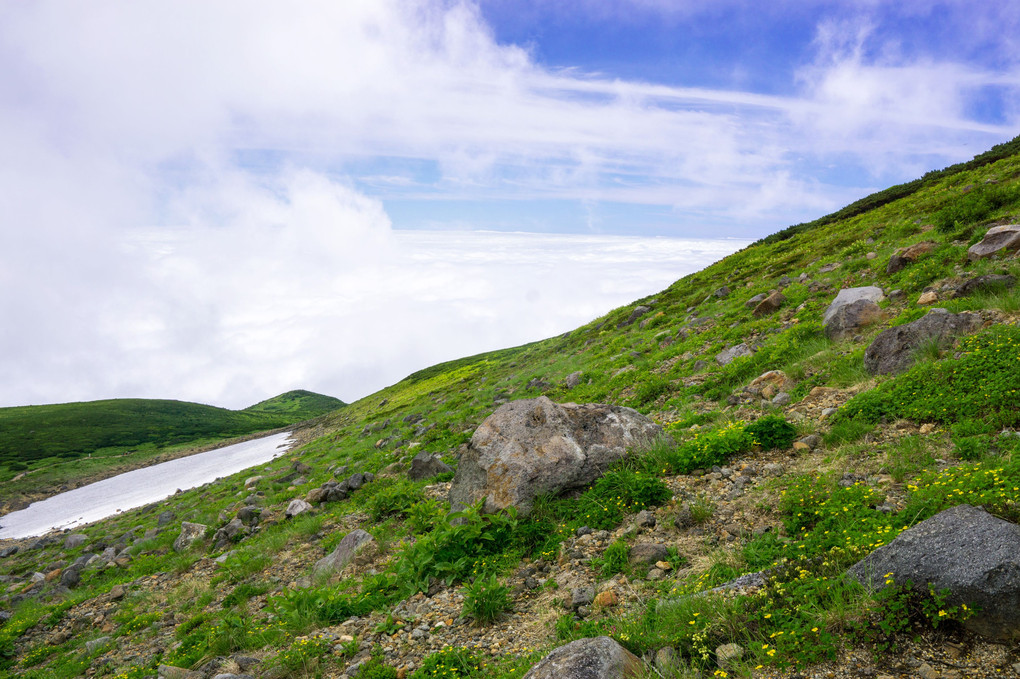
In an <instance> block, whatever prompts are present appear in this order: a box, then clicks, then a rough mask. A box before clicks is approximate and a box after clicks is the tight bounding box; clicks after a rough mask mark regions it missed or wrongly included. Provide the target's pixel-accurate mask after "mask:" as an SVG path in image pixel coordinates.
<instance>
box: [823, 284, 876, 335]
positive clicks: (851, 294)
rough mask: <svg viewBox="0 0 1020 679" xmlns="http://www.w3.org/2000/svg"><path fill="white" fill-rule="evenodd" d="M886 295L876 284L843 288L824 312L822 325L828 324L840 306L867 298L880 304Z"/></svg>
mask: <svg viewBox="0 0 1020 679" xmlns="http://www.w3.org/2000/svg"><path fill="white" fill-rule="evenodd" d="M883 299H885V295H883V294H882V288H879V287H876V286H874V285H866V286H863V287H860V288H843V289H842V290H840V291H839V292H838V293H837V294H836V298H835V299H834V300H832V302H831V303H830V304H829V308H827V309H826V310H825V313H824V314H822V325H828V324H829V319H831V318H832V316H833V315H835V314H836V312H838V311H839V310H840V308H842V307H844V306H846V305H848V304H853V303H854V302H858V301H861V300H867V301H869V302H873V303H875V304H878V303H879V302H881V301H882V300H883Z"/></svg>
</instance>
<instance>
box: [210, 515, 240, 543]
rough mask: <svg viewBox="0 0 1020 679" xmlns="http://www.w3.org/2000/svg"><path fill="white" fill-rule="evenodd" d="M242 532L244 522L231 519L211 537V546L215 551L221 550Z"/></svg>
mask: <svg viewBox="0 0 1020 679" xmlns="http://www.w3.org/2000/svg"><path fill="white" fill-rule="evenodd" d="M243 532H244V522H243V521H241V519H238V518H236V517H235V518H233V519H231V520H230V522H229V523H227V525H225V526H223V527H222V528H220V529H219V530H218V531H216V534H215V535H213V545H214V546H215V547H216V549H222V548H223V547H226V546H227V545H229V544H230V543H231V542H233V541H234V539H235V538H237V536H238V535H241V534H242V533H243Z"/></svg>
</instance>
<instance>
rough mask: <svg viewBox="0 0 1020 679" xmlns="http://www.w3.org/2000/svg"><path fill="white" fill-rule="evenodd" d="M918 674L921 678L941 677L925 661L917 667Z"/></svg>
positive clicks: (933, 678) (936, 678)
mask: <svg viewBox="0 0 1020 679" xmlns="http://www.w3.org/2000/svg"><path fill="white" fill-rule="evenodd" d="M917 676H919V677H920V678H921V679H939V673H938V672H936V671H935V668H934V667H932V666H931V665H929V664H928V663H924V664H923V665H921V666H920V667H918V668H917Z"/></svg>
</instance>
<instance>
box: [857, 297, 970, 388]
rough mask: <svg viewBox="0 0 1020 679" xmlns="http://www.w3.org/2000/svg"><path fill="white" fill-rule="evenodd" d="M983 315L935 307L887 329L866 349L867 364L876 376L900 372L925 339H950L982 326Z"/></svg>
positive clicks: (865, 360) (868, 369) (946, 340)
mask: <svg viewBox="0 0 1020 679" xmlns="http://www.w3.org/2000/svg"><path fill="white" fill-rule="evenodd" d="M981 323H982V320H981V316H980V315H978V314H972V313H968V312H963V313H960V314H951V313H949V312H948V311H946V310H945V309H939V308H935V309H932V310H931V311H929V312H928V313H927V314H925V315H924V316H923V317H922V318H919V319H917V320H916V321H914V322H913V323H907V324H905V325H900V326H897V327H895V328H889V329H888V330H886V331H884V332H883V333H882V334H880V335H879V336H878V337H876V338H875V341H874V342H872V343H871V346H869V347H868V348H867V350H866V351H865V352H864V367H865V368H866V369H867V371H868V372H869V373H871V374H872V375H879V374H886V373H899V372H903V371H904V370H906V369H907V368H909V367H910V366H911V365H912V364H913V363H914V354H915V352H916V351H917V349H918V348H920V347H921V346H922V345H923V344H924V343H925V342H929V341H933V340H934V341H938V342H948V341H949V340H950V339H951V338H953V337H956V336H958V335H965V334H967V333H971V332H974V331H976V330H977V329H978V328H980V327H981Z"/></svg>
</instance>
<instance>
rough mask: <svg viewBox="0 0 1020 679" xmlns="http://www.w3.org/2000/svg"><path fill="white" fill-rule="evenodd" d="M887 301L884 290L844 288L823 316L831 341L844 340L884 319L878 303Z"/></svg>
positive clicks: (870, 286) (823, 322)
mask: <svg viewBox="0 0 1020 679" xmlns="http://www.w3.org/2000/svg"><path fill="white" fill-rule="evenodd" d="M883 299H885V296H884V295H883V294H882V288H879V287H876V286H874V285H866V286H864V287H860V288H844V289H842V290H840V291H839V293H838V294H837V295H836V299H834V300H832V303H831V304H829V308H828V309H826V310H825V313H824V314H822V325H824V326H825V334H826V336H827V337H828V338H829V339H833V340H836V339H843V338H845V337H847V336H849V335H852V334H853V333H854V331H856V330H857V329H858V328H861V327H863V326H865V325H868V324H869V323H874V322H875V321H878V320H880V319H881V318H882V310H881V309H879V308H878V303H879V302H881V301H882V300H883Z"/></svg>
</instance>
